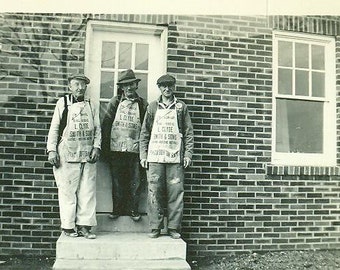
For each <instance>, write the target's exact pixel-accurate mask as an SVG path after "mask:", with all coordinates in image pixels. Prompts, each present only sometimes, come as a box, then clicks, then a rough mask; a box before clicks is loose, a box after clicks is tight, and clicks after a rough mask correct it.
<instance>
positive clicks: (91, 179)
mask: <svg viewBox="0 0 340 270" xmlns="http://www.w3.org/2000/svg"><path fill="white" fill-rule="evenodd" d="M68 83H69V84H68V87H69V90H70V92H71V93H70V94H67V95H65V96H64V97H61V98H60V99H59V100H58V101H57V104H56V107H55V110H54V114H53V117H52V121H51V126H50V130H49V133H48V139H47V152H48V161H49V162H50V163H51V164H52V165H53V173H54V177H55V179H56V183H57V187H58V197H59V208H60V219H61V228H62V230H63V232H64V234H65V235H66V236H70V237H77V236H84V237H85V238H87V239H94V238H96V235H95V234H94V233H92V232H91V227H93V226H95V225H97V221H96V165H95V163H96V162H97V160H98V159H99V155H100V147H101V146H100V145H101V129H100V121H99V113H98V109H97V108H95V107H94V106H93V104H92V103H90V100H89V99H88V98H86V97H85V92H86V89H87V85H88V84H89V83H90V80H89V78H87V77H86V76H85V75H83V74H75V75H71V76H70V77H69V78H68Z"/></svg>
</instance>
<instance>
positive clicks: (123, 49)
mask: <svg viewBox="0 0 340 270" xmlns="http://www.w3.org/2000/svg"><path fill="white" fill-rule="evenodd" d="M131 57H132V43H124V42H123V43H119V64H118V66H119V68H120V69H128V68H131Z"/></svg>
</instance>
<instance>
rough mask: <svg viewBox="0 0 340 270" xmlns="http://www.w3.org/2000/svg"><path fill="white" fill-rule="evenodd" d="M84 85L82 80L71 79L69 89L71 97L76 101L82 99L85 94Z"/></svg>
mask: <svg viewBox="0 0 340 270" xmlns="http://www.w3.org/2000/svg"><path fill="white" fill-rule="evenodd" d="M86 87H87V85H86V83H85V81H83V80H78V79H72V80H71V81H70V83H69V88H70V90H71V92H72V95H73V96H74V97H75V98H76V99H78V98H80V97H84V95H85V92H86Z"/></svg>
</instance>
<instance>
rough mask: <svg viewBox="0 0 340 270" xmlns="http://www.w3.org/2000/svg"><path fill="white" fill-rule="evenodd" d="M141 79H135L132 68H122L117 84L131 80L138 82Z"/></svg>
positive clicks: (130, 81)
mask: <svg viewBox="0 0 340 270" xmlns="http://www.w3.org/2000/svg"><path fill="white" fill-rule="evenodd" d="M140 80H141V79H137V78H136V75H135V73H134V72H133V70H132V69H128V70H124V71H122V73H121V74H120V76H119V78H118V82H117V84H118V85H121V84H125V83H132V82H139V81H140Z"/></svg>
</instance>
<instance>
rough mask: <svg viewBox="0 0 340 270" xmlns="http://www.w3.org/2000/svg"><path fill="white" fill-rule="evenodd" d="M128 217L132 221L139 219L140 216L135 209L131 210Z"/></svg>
mask: <svg viewBox="0 0 340 270" xmlns="http://www.w3.org/2000/svg"><path fill="white" fill-rule="evenodd" d="M130 217H131V218H132V220H133V221H139V220H140V219H141V217H142V216H141V215H140V214H139V213H138V212H137V211H131V215H130Z"/></svg>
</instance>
